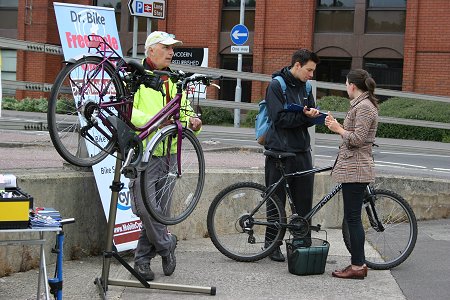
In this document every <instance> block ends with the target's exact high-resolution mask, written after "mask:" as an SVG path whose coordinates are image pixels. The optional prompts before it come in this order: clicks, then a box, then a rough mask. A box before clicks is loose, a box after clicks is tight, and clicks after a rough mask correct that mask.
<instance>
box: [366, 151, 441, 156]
mask: <svg viewBox="0 0 450 300" xmlns="http://www.w3.org/2000/svg"><path fill="white" fill-rule="evenodd" d="M378 153H380V154H395V155H408V156H421V157H422V156H428V157H450V156H449V155H439V154H427V153H404V152H389V151H380V152H378ZM375 154H376V153H375Z"/></svg>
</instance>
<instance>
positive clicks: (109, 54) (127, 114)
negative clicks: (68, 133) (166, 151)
mask: <svg viewBox="0 0 450 300" xmlns="http://www.w3.org/2000/svg"><path fill="white" fill-rule="evenodd" d="M88 37H89V40H90V42H89V43H88V47H89V53H91V50H92V49H96V53H94V55H96V56H100V57H101V58H102V61H101V62H100V63H99V64H98V65H97V66H96V67H95V69H94V70H95V72H93V73H92V74H87V76H88V77H89V78H85V80H86V81H89V80H98V78H97V77H98V76H101V78H100V80H101V82H103V81H104V80H105V78H104V77H103V76H104V74H105V72H104V68H103V65H104V64H106V63H111V64H113V65H115V69H116V73H118V74H119V77H120V78H124V76H121V75H120V74H121V73H122V74H125V67H124V66H125V65H126V63H125V61H124V60H123V59H122V57H120V55H119V54H118V53H117V52H116V51H115V50H114V49H112V48H111V47H110V45H109V44H108V43H107V42H106V41H105V40H104V38H103V37H101V36H97V35H89V36H88ZM110 84H111V82H109V83H108V85H107V86H106V87H105V88H103V90H102V91H100V90H99V91H98V92H99V101H100V103H98V106H99V108H100V109H101V110H103V111H106V112H107V113H108V114H109V116H113V115H115V114H114V113H113V112H112V109H114V110H116V111H117V113H118V116H119V118H120V119H121V120H122V121H124V122H125V124H126V125H127V126H128V127H130V128H131V129H132V130H133V131H135V132H139V133H138V137H139V139H140V140H141V141H142V140H144V139H146V138H147V137H148V136H149V135H151V134H152V133H153V132H155V131H156V130H157V129H158V128H159V127H160V125H161V124H162V123H163V122H164V121H166V120H168V119H170V118H173V120H174V124H175V126H176V127H177V132H178V136H179V137H180V136H181V135H182V129H183V124H182V122H181V121H180V109H181V100H182V92H183V84H184V83H183V84H182V83H180V82H178V83H177V94H176V96H175V97H174V98H173V99H172V100H170V102H169V103H167V104H166V105H165V106H164V107H163V108H162V109H161V110H160V111H159V112H158V113H157V114H156V115H155V116H153V117H152V118H151V119H150V120H149V121H148V122H147V123H146V124H145V125H144V126H142V127H136V126H134V125H133V124H132V123H131V111H132V109H133V96H134V93H133V92H130V91H128V90H127V91H126V95H123V96H122V97H121V98H120V99H117V100H116V101H110V102H105V103H103V102H101V99H102V97H103V96H105V95H106V93H107V91H108V89H109V86H110ZM86 88H87V87H86ZM82 92H84V91H82ZM109 116H106V115H102V114H98V115H95V117H96V118H99V119H100V120H101V123H102V124H103V125H104V126H105V127H106V128H107V129H108V130H109V132H111V133H112V134H113V136H111V134H109V133H107V132H106V131H105V130H103V128H101V126H98V124H95V123H88V125H87V126H85V127H86V128H87V130H86V128H82V132H84V134H86V135H88V136H89V138H90V139H91V142H93V143H95V139H93V137H92V136H90V134H89V133H88V130H89V129H90V128H92V127H95V128H96V129H97V130H98V131H99V132H100V133H101V134H102V135H104V136H105V137H107V138H108V139H112V138H114V134H116V130H115V128H114V126H113V125H112V124H111V122H109V121H108V119H107V118H108V117H109ZM155 137H156V136H155ZM155 137H153V138H152V140H153V139H154V138H155ZM150 144H151V143H148V145H147V149H146V151H145V152H146V153H148V152H149V150H150V149H149V145H150ZM96 146H100V145H96ZM181 146H182V139H181V138H178V139H177V161H178V174H179V176H181V159H180V158H181ZM126 155H127V154H126V153H124V156H126ZM143 161H144V162H145V161H148V154H147V155H145V156H144V160H143Z"/></svg>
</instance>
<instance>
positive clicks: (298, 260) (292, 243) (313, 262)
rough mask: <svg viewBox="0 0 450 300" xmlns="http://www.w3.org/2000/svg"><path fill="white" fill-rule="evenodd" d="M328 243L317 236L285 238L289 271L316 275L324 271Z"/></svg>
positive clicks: (328, 247) (296, 273) (297, 273)
mask: <svg viewBox="0 0 450 300" xmlns="http://www.w3.org/2000/svg"><path fill="white" fill-rule="evenodd" d="M329 249H330V243H329V242H327V241H325V240H322V239H317V238H302V239H289V240H286V250H287V258H288V269H289V272H290V273H292V274H295V275H316V274H323V273H324V272H325V265H326V263H327V257H328V250H329Z"/></svg>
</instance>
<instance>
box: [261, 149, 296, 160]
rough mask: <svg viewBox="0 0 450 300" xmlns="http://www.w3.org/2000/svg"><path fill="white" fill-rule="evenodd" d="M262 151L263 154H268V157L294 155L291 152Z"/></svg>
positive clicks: (280, 157)
mask: <svg viewBox="0 0 450 300" xmlns="http://www.w3.org/2000/svg"><path fill="white" fill-rule="evenodd" d="M263 153H264V155H265V156H270V157H273V158H278V159H283V158H288V157H295V153H291V152H281V151H273V150H264V151H263Z"/></svg>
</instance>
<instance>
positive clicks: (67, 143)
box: [47, 56, 125, 167]
mask: <svg viewBox="0 0 450 300" xmlns="http://www.w3.org/2000/svg"><path fill="white" fill-rule="evenodd" d="M102 61H103V60H102V58H100V57H96V56H86V57H83V58H81V59H79V60H76V61H75V62H69V63H67V65H66V66H65V67H64V68H63V69H62V70H61V72H60V73H59V74H58V76H57V77H56V80H55V84H54V85H53V86H52V89H51V92H50V98H49V101H48V111H47V122H48V131H49V134H50V138H51V140H52V143H53V145H54V147H55V149H56V151H57V152H58V153H59V155H61V157H62V158H64V159H65V160H66V161H67V162H69V163H71V164H73V165H76V166H80V167H90V166H93V165H95V164H96V163H98V162H100V161H102V160H103V159H104V158H105V157H106V156H107V155H108V154H110V153H112V152H113V149H114V146H115V139H114V138H113V135H112V133H111V132H110V131H109V130H108V129H107V128H106V127H105V126H103V125H102V121H101V120H99V119H98V117H97V118H96V120H95V121H96V122H97V123H98V124H97V125H95V126H93V127H92V128H91V129H90V130H89V131H88V133H89V134H90V135H91V136H92V137H93V139H90V138H89V137H88V136H86V137H83V136H82V135H81V129H82V128H83V126H85V125H86V124H87V118H86V116H92V113H93V112H94V110H96V104H98V103H99V102H102V103H105V102H109V101H110V95H113V94H115V95H116V96H120V95H124V93H125V89H124V86H123V84H122V81H121V80H120V78H119V76H118V75H117V74H116V73H115V70H114V67H113V66H112V65H111V64H110V63H109V62H103V63H102ZM102 66H103V69H101V67H102ZM93 74H96V75H95V76H94V75H93ZM100 90H107V91H108V92H107V94H106V95H104V96H99V94H100V93H99V91H100ZM74 94H75V96H74ZM97 111H98V110H97ZM98 112H99V114H104V115H105V116H107V115H110V114H106V112H104V111H102V110H100V111H98ZM89 119H93V118H90V117H89ZM98 126H101V128H102V129H103V130H105V131H106V134H107V135H108V136H105V135H103V134H102V133H101V132H99V130H97V128H98ZM93 140H94V141H93ZM95 143H97V145H96V144H95ZM99 146H100V147H99Z"/></svg>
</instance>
